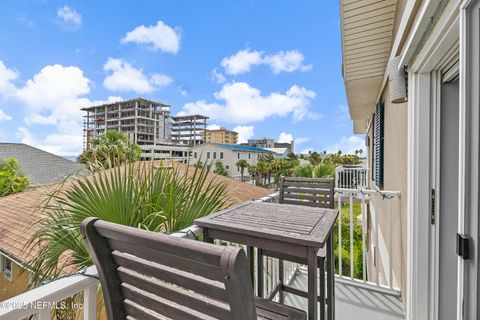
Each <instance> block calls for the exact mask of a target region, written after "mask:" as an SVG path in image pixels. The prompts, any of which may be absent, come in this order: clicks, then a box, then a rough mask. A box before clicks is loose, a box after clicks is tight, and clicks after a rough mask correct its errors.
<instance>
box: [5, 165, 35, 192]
mask: <svg viewBox="0 0 480 320" xmlns="http://www.w3.org/2000/svg"><path fill="white" fill-rule="evenodd" d="M29 183H30V182H29V181H28V178H27V177H26V176H25V175H23V174H22V173H21V172H20V167H19V165H18V162H17V159H15V158H8V159H7V160H6V161H1V160H0V197H3V196H6V195H9V194H12V193H19V192H22V191H23V190H25V188H27V187H28V185H29Z"/></svg>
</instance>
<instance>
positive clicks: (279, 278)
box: [278, 259, 285, 304]
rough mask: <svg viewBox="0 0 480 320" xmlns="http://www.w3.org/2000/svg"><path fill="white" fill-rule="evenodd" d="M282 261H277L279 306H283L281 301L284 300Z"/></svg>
mask: <svg viewBox="0 0 480 320" xmlns="http://www.w3.org/2000/svg"><path fill="white" fill-rule="evenodd" d="M283 272H284V270H283V260H282V259H278V282H279V285H280V290H279V291H278V302H279V303H280V304H283V300H284V296H285V294H284V293H283V285H284V283H283V278H284V275H283Z"/></svg>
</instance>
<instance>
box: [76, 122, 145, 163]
mask: <svg viewBox="0 0 480 320" xmlns="http://www.w3.org/2000/svg"><path fill="white" fill-rule="evenodd" d="M141 153H142V150H141V149H140V146H139V145H137V144H133V143H130V142H129V141H128V137H127V136H126V135H125V133H123V132H118V131H115V130H107V131H106V132H105V133H104V134H102V135H100V136H98V137H95V138H93V139H92V142H91V147H90V149H88V150H86V151H84V152H83V153H82V154H80V155H79V156H78V161H79V162H81V163H85V164H87V165H88V166H89V167H90V169H91V170H92V171H98V170H100V169H104V168H107V169H108V168H112V167H114V166H117V165H121V164H122V163H125V162H127V163H130V162H135V161H138V160H140V156H141Z"/></svg>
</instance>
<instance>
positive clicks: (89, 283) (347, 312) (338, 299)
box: [0, 188, 405, 320]
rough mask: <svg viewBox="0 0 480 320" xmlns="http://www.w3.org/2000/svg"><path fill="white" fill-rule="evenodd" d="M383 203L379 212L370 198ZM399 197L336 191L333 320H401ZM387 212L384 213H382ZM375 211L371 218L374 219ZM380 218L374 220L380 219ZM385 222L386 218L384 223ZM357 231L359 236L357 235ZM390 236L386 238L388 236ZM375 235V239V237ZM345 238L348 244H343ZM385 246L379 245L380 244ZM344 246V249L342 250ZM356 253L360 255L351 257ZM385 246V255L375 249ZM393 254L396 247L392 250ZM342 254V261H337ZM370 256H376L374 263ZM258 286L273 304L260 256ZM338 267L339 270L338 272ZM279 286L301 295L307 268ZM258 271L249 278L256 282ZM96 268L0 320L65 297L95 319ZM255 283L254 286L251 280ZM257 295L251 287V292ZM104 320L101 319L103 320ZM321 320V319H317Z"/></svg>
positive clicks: (42, 315) (46, 316) (269, 267)
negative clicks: (395, 222)
mask: <svg viewBox="0 0 480 320" xmlns="http://www.w3.org/2000/svg"><path fill="white" fill-rule="evenodd" d="M376 196H378V197H379V198H378V201H383V202H384V203H382V204H381V205H380V206H379V207H378V208H375V209H373V208H369V206H371V205H374V203H375V202H374V201H372V200H373V198H374V197H376ZM398 197H399V193H398V192H383V193H382V194H379V193H378V191H376V190H368V189H364V190H360V189H345V188H338V189H337V190H336V202H337V203H338V205H337V207H338V208H341V209H340V210H339V212H340V214H339V221H341V222H342V223H337V224H336V226H335V229H334V232H335V234H334V240H335V246H337V249H338V250H336V251H337V252H338V253H339V254H337V255H336V263H335V270H336V277H335V319H339V320H350V319H352V320H353V319H355V320H363V319H365V320H373V319H382V320H383V319H385V320H394V319H405V312H404V309H403V301H402V297H401V295H400V290H399V289H398V285H397V281H398V280H396V279H397V275H395V274H394V273H395V268H394V267H393V263H398V262H397V261H394V260H393V255H392V254H390V253H391V252H393V250H394V248H393V245H396V244H397V243H396V242H394V241H393V239H392V232H391V231H392V229H391V225H392V217H393V214H394V212H393V211H392V208H393V207H394V205H393V203H394V202H395V201H398ZM277 198H278V194H272V195H270V196H268V197H265V198H262V199H260V200H258V201H266V202H275V201H276V200H277ZM382 208H386V211H385V212H381V211H382V210H381V209H382ZM373 212H375V214H373ZM380 215H381V216H382V217H379V216H380ZM383 218H385V219H383ZM379 220H381V221H382V222H385V225H386V226H387V228H386V230H387V233H386V234H385V233H382V232H380V228H379ZM359 230H360V236H359V234H358V231H359ZM201 232H202V230H201V228H200V227H198V226H191V227H189V228H186V229H184V230H182V231H180V232H178V233H175V234H172V236H174V237H182V238H191V239H192V241H196V240H195V239H196V238H197V237H198V236H199V235H200V234H201ZM388 232H389V233H388ZM379 233H380V235H381V236H380V237H379ZM346 239H349V241H347V242H345V240H346ZM381 239H382V240H383V241H384V242H385V243H380V242H381V241H382V240H381ZM346 243H347V245H346ZM216 244H217V245H227V246H231V245H234V246H239V245H238V244H234V243H230V242H225V241H220V240H216ZM354 246H355V250H357V249H360V250H361V251H360V252H361V254H360V255H355V254H354V251H355V250H354ZM379 247H385V248H386V252H387V254H385V253H384V252H382V250H379V249H378V248H379ZM395 249H398V248H395ZM342 253H343V256H342ZM373 257H376V258H375V259H373ZM263 259H264V261H263V266H264V268H263V283H264V285H263V287H264V293H263V296H264V297H270V298H271V299H272V300H274V301H278V296H277V294H275V290H276V287H277V284H278V283H279V278H278V266H279V261H278V259H274V258H270V257H265V256H264V257H263ZM339 266H341V267H339ZM283 267H284V274H285V279H284V282H285V283H287V284H289V285H291V286H293V287H295V288H297V289H301V290H304V291H306V289H307V273H306V267H305V266H303V265H299V264H297V263H293V262H285V263H284V266H283ZM257 276H258V275H257V269H256V271H255V275H254V277H255V278H257ZM96 277H98V274H97V271H96V268H95V267H94V266H92V267H90V268H88V269H87V270H85V271H84V273H81V274H74V275H71V276H68V277H64V278H61V279H58V280H55V281H52V282H50V283H48V284H45V285H42V286H40V287H37V288H35V289H32V290H30V291H27V292H25V293H23V294H20V295H18V296H15V297H13V298H11V299H8V300H6V301H3V302H0V320H18V319H24V318H29V319H31V318H30V317H31V316H32V315H33V316H34V317H35V318H36V319H37V320H50V319H51V318H52V309H55V308H61V306H62V304H61V302H62V301H63V300H65V299H66V298H69V297H72V296H74V295H78V294H79V293H80V294H81V296H83V297H82V299H83V302H82V303H81V305H80V307H79V309H81V311H79V317H78V318H81V317H83V319H85V320H93V319H97V317H99V315H98V312H97V311H98V310H97V304H98V294H99V291H98V290H97V289H98V288H99V286H100V284H99V281H98V280H97V279H96ZM254 283H256V281H254ZM254 290H255V291H256V288H254ZM285 304H287V305H290V306H293V307H296V308H300V309H303V310H305V311H306V310H307V301H306V299H305V298H301V297H299V296H296V295H293V294H291V293H285ZM102 319H103V318H102ZM319 319H320V318H319Z"/></svg>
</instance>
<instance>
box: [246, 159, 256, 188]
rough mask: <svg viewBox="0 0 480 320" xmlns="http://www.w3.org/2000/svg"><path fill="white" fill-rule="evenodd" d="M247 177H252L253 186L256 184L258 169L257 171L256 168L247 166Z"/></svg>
mask: <svg viewBox="0 0 480 320" xmlns="http://www.w3.org/2000/svg"><path fill="white" fill-rule="evenodd" d="M247 170H248V175H249V176H250V177H252V179H253V181H254V184H255V182H256V178H257V174H258V169H257V166H256V165H254V164H252V165H249V166H248V168H247Z"/></svg>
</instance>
